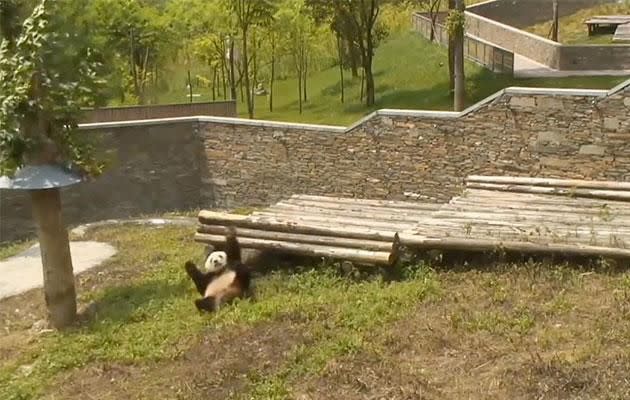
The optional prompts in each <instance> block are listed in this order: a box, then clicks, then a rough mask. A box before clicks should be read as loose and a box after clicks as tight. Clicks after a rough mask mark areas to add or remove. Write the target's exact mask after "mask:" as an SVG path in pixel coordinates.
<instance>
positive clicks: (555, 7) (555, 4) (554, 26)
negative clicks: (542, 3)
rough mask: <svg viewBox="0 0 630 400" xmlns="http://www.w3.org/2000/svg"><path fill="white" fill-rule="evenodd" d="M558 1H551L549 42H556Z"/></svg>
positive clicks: (558, 26)
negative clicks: (551, 18)
mask: <svg viewBox="0 0 630 400" xmlns="http://www.w3.org/2000/svg"><path fill="white" fill-rule="evenodd" d="M558 22H559V21H558V0H553V24H552V25H551V40H553V41H554V42H557V41H558V30H559V28H560V25H559V23H558Z"/></svg>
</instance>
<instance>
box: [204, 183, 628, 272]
mask: <svg viewBox="0 0 630 400" xmlns="http://www.w3.org/2000/svg"><path fill="white" fill-rule="evenodd" d="M199 222H200V225H199V227H198V230H197V234H196V236H195V240H197V241H199V242H203V243H208V244H212V245H215V246H218V247H220V246H221V245H222V244H223V243H224V241H225V234H226V229H225V227H227V226H233V227H235V228H236V234H237V237H238V239H239V242H240V243H241V245H242V247H245V248H255V249H266V250H272V251H277V252H285V253H290V254H299V255H305V256H315V257H328V258H333V259H343V260H349V261H353V262H357V263H359V264H370V265H381V266H389V265H392V264H394V263H396V261H397V260H398V257H399V253H400V247H401V246H405V247H408V248H411V249H418V250H427V249H436V250H439V249H445V250H461V251H493V250H501V251H505V252H517V253H547V254H564V255H577V256H603V257H611V258H630V182H609V181H584V180H575V179H573V180H566V179H564V180H563V179H542V178H524V177H509V176H508V177H506V176H501V177H493V176H470V177H468V178H467V179H466V181H465V189H464V190H463V192H462V193H461V195H459V196H456V197H454V198H452V199H451V200H450V201H449V202H448V203H446V204H435V203H422V202H417V201H393V200H367V199H352V198H338V197H324V196H311V195H294V196H291V197H290V198H288V199H285V200H282V201H280V202H278V203H276V204H274V205H272V206H270V207H267V208H265V209H262V210H260V211H256V212H253V213H252V214H250V215H236V214H226V213H218V212H213V211H208V210H203V211H201V212H200V213H199Z"/></svg>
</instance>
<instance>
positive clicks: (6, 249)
mask: <svg viewBox="0 0 630 400" xmlns="http://www.w3.org/2000/svg"><path fill="white" fill-rule="evenodd" d="M34 244H35V241H34V240H23V241H19V242H11V243H6V244H3V245H0V261H1V260H5V259H7V258H10V257H13V256H16V255H18V254H20V253H21V252H22V251H24V250H26V249H28V248H29V247H31V246H32V245H34Z"/></svg>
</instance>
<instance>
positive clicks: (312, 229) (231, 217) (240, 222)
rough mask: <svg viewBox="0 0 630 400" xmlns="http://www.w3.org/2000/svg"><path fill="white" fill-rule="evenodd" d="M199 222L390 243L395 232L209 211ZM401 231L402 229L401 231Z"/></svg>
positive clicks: (203, 213) (200, 217)
mask: <svg viewBox="0 0 630 400" xmlns="http://www.w3.org/2000/svg"><path fill="white" fill-rule="evenodd" d="M199 222H200V223H201V224H204V225H223V226H234V227H236V228H252V229H267V230H271V231H277V232H287V233H302V234H307V235H323V236H337V237H345V238H353V239H366V240H377V241H392V240H394V235H395V233H396V232H397V231H396V230H391V229H373V228H369V227H365V226H363V227H357V226H347V225H340V224H326V223H324V224H322V223H315V222H301V223H298V222H296V221H287V220H285V219H282V218H277V217H264V216H246V215H236V214H226V213H220V212H214V211H209V210H202V211H200V212H199ZM401 230H402V229H401Z"/></svg>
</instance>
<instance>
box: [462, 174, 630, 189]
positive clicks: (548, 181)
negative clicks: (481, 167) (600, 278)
mask: <svg viewBox="0 0 630 400" xmlns="http://www.w3.org/2000/svg"><path fill="white" fill-rule="evenodd" d="M465 181H466V183H497V184H508V185H531V186H543V187H565V188H570V187H575V188H578V189H580V188H582V189H608V190H622V191H623V190H625V191H630V182H616V181H588V180H584V179H555V178H530V177H516V176H481V175H471V176H469V177H467V178H466V180H465Z"/></svg>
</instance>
